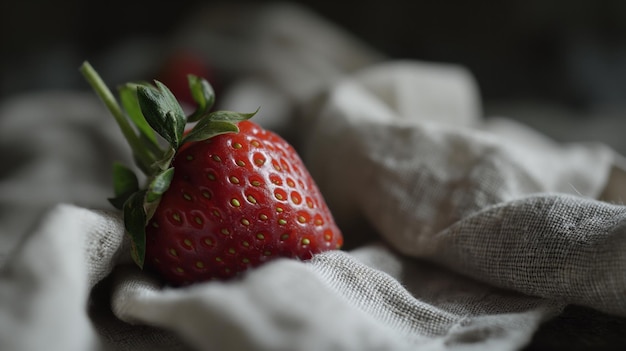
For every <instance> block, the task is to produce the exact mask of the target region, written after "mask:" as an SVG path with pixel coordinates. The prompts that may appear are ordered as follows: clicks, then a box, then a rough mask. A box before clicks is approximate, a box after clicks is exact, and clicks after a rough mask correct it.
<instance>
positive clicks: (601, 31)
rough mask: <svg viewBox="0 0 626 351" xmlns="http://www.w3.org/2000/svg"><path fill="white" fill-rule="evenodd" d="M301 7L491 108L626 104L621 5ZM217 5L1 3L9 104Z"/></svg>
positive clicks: (2, 81) (619, 1)
mask: <svg viewBox="0 0 626 351" xmlns="http://www.w3.org/2000/svg"><path fill="white" fill-rule="evenodd" d="M233 2H235V1H230V3H233ZM263 2H268V1H255V2H254V4H257V5H258V4H260V3H263ZM297 2H298V3H300V4H303V5H305V6H307V7H308V8H310V9H311V10H313V11H314V12H316V13H317V14H319V15H321V16H323V17H325V18H327V19H328V20H330V21H332V22H334V23H335V24H337V25H339V26H340V27H342V28H344V29H346V30H347V31H348V32H350V33H352V34H354V35H355V36H356V37H358V38H360V39H362V40H363V41H365V42H366V43H368V44H369V45H371V46H372V47H373V48H375V49H377V50H379V51H381V52H383V53H385V54H386V55H388V56H389V57H390V58H415V59H419V60H429V61H437V62H450V63H457V64H462V65H464V66H466V67H467V68H468V69H469V70H470V71H471V72H472V73H473V74H474V75H475V77H476V79H477V81H478V84H479V87H480V89H481V94H482V96H483V98H484V100H485V103H486V104H489V103H490V102H492V101H496V102H498V101H508V100H512V99H514V100H532V101H546V102H549V103H551V104H556V105H559V106H564V107H567V108H571V109H576V111H579V112H582V113H583V114H584V112H585V111H589V110H591V109H595V108H597V107H598V106H607V105H608V106H621V105H623V104H624V103H625V102H626V45H625V44H626V43H625V40H626V1H623V0H582V1H576V0H551V1H545V0H525V1H501V0H488V1H445V0H439V1H399V0H384V1H381V0H375V1H372V0H361V1H358V2H340V1H324V0H317V1H313V0H311V1H303V0H302V1H297ZM207 4H211V1H191V0H189V1H170V2H165V3H161V2H154V1H150V2H148V1H119V0H113V1H96V2H90V1H84V0H83V1H80V0H63V1H49V0H25V1H3V2H2V4H0V33H1V34H0V40H1V42H0V53H1V55H0V97H3V96H7V95H11V94H15V93H19V92H24V91H31V90H37V89H65V88H70V89H72V88H76V87H81V88H84V87H85V86H84V83H83V82H82V81H81V77H80V76H79V75H77V74H76V68H77V66H78V65H79V64H80V63H81V62H82V60H83V59H84V58H86V57H93V56H96V55H98V54H100V53H102V52H104V51H106V50H107V49H108V48H109V47H111V46H113V45H114V44H115V43H116V42H117V41H119V39H120V38H121V37H126V38H128V37H132V36H138V37H151V38H154V39H155V40H158V39H159V38H161V37H164V36H167V34H168V33H169V32H170V31H171V30H172V29H173V28H176V27H177V26H179V25H180V24H181V21H183V20H184V19H185V18H186V16H187V15H188V14H189V13H191V12H193V11H195V9H198V8H200V7H205V6H206V5H207ZM242 8H243V9H245V7H242Z"/></svg>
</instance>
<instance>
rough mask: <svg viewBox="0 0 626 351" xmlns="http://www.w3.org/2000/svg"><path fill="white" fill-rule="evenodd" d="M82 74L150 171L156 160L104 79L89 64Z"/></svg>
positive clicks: (141, 162) (82, 69)
mask: <svg viewBox="0 0 626 351" xmlns="http://www.w3.org/2000/svg"><path fill="white" fill-rule="evenodd" d="M80 72H81V73H82V74H83V76H84V77H85V79H86V80H87V82H88V83H89V84H90V85H91V87H92V88H93V89H94V90H95V91H96V94H98V96H99V97H100V99H101V100H102V101H103V102H104V104H105V105H106V107H107V108H108V109H109V111H110V112H111V114H112V115H113V117H114V118H115V121H116V122H117V124H118V126H119V127H120V129H121V131H122V134H123V135H124V137H125V138H126V141H127V142H128V144H129V145H130V147H131V149H132V151H133V154H134V155H135V157H136V158H137V160H138V162H139V163H140V164H141V165H142V166H145V167H146V168H144V167H141V168H142V169H148V168H149V167H150V166H151V165H152V164H154V162H155V161H156V159H155V157H154V156H153V155H152V154H150V153H149V152H148V151H147V150H146V148H145V147H144V143H143V142H142V141H141V139H140V138H139V136H138V135H137V134H136V133H135V130H134V129H133V127H132V126H131V124H130V123H129V122H128V119H127V118H126V115H125V114H124V112H123V111H122V108H121V107H120V105H119V104H118V102H117V100H116V99H115V97H114V96H113V93H111V90H110V89H109V88H108V87H107V85H106V84H105V83H104V81H103V80H102V78H100V75H99V74H98V72H96V70H95V69H94V68H93V67H92V66H91V64H90V63H89V62H87V61H85V62H83V64H82V65H81V66H80Z"/></svg>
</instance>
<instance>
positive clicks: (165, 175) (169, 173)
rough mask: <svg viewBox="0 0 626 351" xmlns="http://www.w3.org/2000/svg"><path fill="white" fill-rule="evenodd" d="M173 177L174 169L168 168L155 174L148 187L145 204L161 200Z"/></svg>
mask: <svg viewBox="0 0 626 351" xmlns="http://www.w3.org/2000/svg"><path fill="white" fill-rule="evenodd" d="M173 176H174V167H170V168H168V169H166V170H165V171H163V172H161V173H159V174H157V175H156V176H155V177H154V179H152V181H151V182H150V184H149V185H148V193H147V194H146V202H154V201H156V200H158V199H159V198H161V196H162V195H163V194H164V193H165V191H167V189H168V188H169V187H170V183H171V182H172V177H173Z"/></svg>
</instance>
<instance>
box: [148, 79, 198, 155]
mask: <svg viewBox="0 0 626 351" xmlns="http://www.w3.org/2000/svg"><path fill="white" fill-rule="evenodd" d="M155 83H156V85H157V87H156V88H155V87H153V86H149V85H139V86H138V87H137V98H138V100H139V106H140V108H141V112H142V113H143V115H144V117H145V118H146V121H147V122H148V124H149V125H150V126H151V127H152V129H154V130H155V131H156V132H157V133H158V134H159V135H160V136H162V137H163V139H165V140H166V141H167V142H168V143H169V144H170V145H171V146H172V147H174V148H175V149H178V146H179V145H180V141H181V139H182V136H183V133H184V131H185V124H186V117H185V112H184V111H183V108H182V107H181V106H180V104H179V103H178V101H177V100H176V98H175V97H174V94H172V92H171V91H170V90H169V89H168V88H167V87H166V86H165V85H163V83H161V82H159V81H155Z"/></svg>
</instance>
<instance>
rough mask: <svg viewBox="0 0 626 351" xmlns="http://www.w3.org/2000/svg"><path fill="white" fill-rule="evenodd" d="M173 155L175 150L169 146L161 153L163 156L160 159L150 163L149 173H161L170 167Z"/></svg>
mask: <svg viewBox="0 0 626 351" xmlns="http://www.w3.org/2000/svg"><path fill="white" fill-rule="evenodd" d="M175 155H176V150H175V149H174V148H169V149H168V150H167V151H166V152H165V153H163V157H162V158H161V159H160V160H157V161H156V162H155V163H153V164H152V165H150V170H151V173H150V174H157V173H161V172H163V171H165V170H166V169H168V168H170V166H171V165H172V160H173V159H174V156H175Z"/></svg>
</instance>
